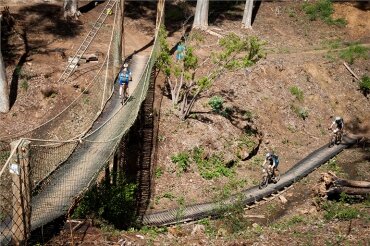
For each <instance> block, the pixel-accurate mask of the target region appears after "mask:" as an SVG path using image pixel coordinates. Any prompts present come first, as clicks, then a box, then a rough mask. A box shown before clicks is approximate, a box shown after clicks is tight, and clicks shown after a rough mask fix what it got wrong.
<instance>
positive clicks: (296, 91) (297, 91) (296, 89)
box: [289, 86, 303, 102]
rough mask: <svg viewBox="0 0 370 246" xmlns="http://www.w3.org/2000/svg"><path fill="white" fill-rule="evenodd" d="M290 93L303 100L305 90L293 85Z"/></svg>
mask: <svg viewBox="0 0 370 246" xmlns="http://www.w3.org/2000/svg"><path fill="white" fill-rule="evenodd" d="M289 90H290V93H292V95H293V96H295V97H296V98H297V100H298V101H300V102H302V101H303V91H302V90H301V89H299V87H297V86H292V87H290V88H289Z"/></svg>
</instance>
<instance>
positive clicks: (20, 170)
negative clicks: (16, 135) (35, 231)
mask: <svg viewBox="0 0 370 246" xmlns="http://www.w3.org/2000/svg"><path fill="white" fill-rule="evenodd" d="M19 141H21V143H19ZM19 141H14V142H12V143H11V144H10V145H11V148H12V149H14V148H17V150H16V151H15V154H14V155H13V157H12V162H11V165H10V169H9V171H10V173H11V178H12V194H13V218H12V228H11V232H12V243H13V244H14V245H25V244H26V242H27V240H28V238H29V235H30V233H31V185H30V184H31V183H30V177H29V173H30V165H29V164H30V163H29V149H30V141H28V140H23V139H21V140H19Z"/></svg>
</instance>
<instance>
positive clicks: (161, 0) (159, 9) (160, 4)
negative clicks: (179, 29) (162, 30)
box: [155, 0, 165, 28]
mask: <svg viewBox="0 0 370 246" xmlns="http://www.w3.org/2000/svg"><path fill="white" fill-rule="evenodd" d="M164 6H165V1H164V0H158V3H157V18H156V22H155V23H156V28H159V27H160V26H161V25H163V24H164V14H163V17H162V19H161V15H162V12H163V11H164Z"/></svg>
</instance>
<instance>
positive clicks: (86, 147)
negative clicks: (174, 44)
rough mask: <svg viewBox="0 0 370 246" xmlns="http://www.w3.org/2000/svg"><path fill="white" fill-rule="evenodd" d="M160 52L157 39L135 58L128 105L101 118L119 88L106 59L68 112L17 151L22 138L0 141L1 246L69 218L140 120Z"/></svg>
mask: <svg viewBox="0 0 370 246" xmlns="http://www.w3.org/2000/svg"><path fill="white" fill-rule="evenodd" d="M162 10H163V8H162ZM162 13H163V11H160V14H159V16H162ZM156 36H157V35H156ZM158 51H159V42H158V40H157V38H156V39H155V41H154V44H153V48H152V51H151V54H150V56H149V57H148V56H134V57H133V59H132V64H131V67H132V70H133V74H134V75H135V76H136V78H134V79H135V80H137V81H138V83H137V86H136V88H135V90H134V91H133V93H132V94H131V95H130V97H129V99H128V100H127V101H126V103H125V104H124V105H123V106H122V105H121V104H120V102H119V101H118V100H111V101H110V105H109V107H107V109H105V110H104V113H103V114H100V113H101V109H102V105H105V103H106V102H107V101H108V99H109V98H110V96H111V95H112V93H113V90H114V89H117V88H114V86H115V85H114V78H113V76H112V75H111V76H108V78H107V77H106V76H104V74H103V71H104V72H105V75H106V74H109V73H110V74H111V69H112V68H111V67H112V64H111V62H110V59H105V61H104V63H103V64H102V65H101V67H100V68H101V69H100V70H99V72H98V73H97V74H96V75H95V76H94V77H92V78H91V83H90V84H89V85H88V86H87V87H86V88H85V89H84V90H83V93H81V95H80V96H79V97H78V98H76V100H75V101H74V102H73V103H72V104H71V105H70V106H69V107H68V109H66V110H64V111H63V112H61V113H60V114H59V115H58V116H56V117H55V118H53V119H52V120H51V121H50V122H48V123H47V124H44V125H42V126H40V127H38V128H37V129H35V130H34V131H31V132H28V133H25V134H21V135H20V136H22V139H21V140H19V141H18V142H13V145H14V144H15V143H18V146H17V147H18V148H15V149H16V151H14V150H13V151H11V150H10V147H9V142H10V141H13V140H14V139H15V138H16V137H19V136H12V137H9V138H7V139H2V140H0V154H2V155H3V156H4V158H2V159H1V158H0V168H1V169H0V170H1V173H0V180H1V181H0V196H1V200H0V245H7V244H13V243H14V242H22V240H26V239H27V238H28V234H29V233H30V231H31V230H34V229H37V228H38V227H40V226H43V225H45V224H47V223H48V222H50V221H52V220H54V219H56V218H58V217H60V216H61V215H64V214H65V213H66V212H67V211H68V209H69V207H70V206H71V204H73V202H74V199H76V198H77V197H78V196H80V195H81V194H83V192H84V191H86V190H87V189H88V187H89V186H90V185H91V184H92V183H94V181H95V180H96V178H97V175H98V174H99V172H100V171H101V170H102V169H103V168H104V167H105V165H106V164H107V162H108V161H109V159H110V158H111V157H112V155H113V153H115V151H116V149H117V146H118V145H119V143H120V141H121V139H122V137H123V136H124V135H125V134H126V133H127V132H128V131H129V129H130V127H131V126H132V125H133V124H134V122H135V120H136V118H137V115H138V113H139V110H140V107H141V104H142V102H143V101H144V99H145V97H146V93H147V90H148V87H149V83H150V76H151V74H152V69H153V66H154V63H155V61H156V58H157V55H158ZM103 68H104V69H108V70H104V69H103ZM74 76H78V74H77V75H74ZM114 77H115V76H114ZM99 114H100V117H99V118H98V115H99ZM94 122H95V123H94ZM35 137H37V138H38V139H35ZM42 138H43V139H50V138H53V139H56V138H57V139H64V140H62V141H59V140H41V139H42ZM26 139H27V140H26ZM24 142H26V143H27V146H26V147H24ZM19 149H21V151H19ZM24 149H26V151H25V153H26V154H25V153H23V152H24ZM20 152H22V153H20ZM26 155H27V157H28V158H25V156H26ZM8 156H10V157H9V159H8V160H7V161H6V162H5V160H6V157H8ZM0 157H1V155H0ZM24 160H26V161H24ZM4 163H5V164H4ZM13 164H17V165H18V164H22V165H23V164H24V165H26V164H27V165H26V166H25V167H24V166H22V168H21V165H18V169H17V168H16V165H13ZM14 168H15V169H14ZM13 169H14V170H13ZM10 187H12V188H10ZM25 201H26V202H25ZM30 207H32V210H31V209H30ZM31 211H32V213H31ZM19 218H21V219H19Z"/></svg>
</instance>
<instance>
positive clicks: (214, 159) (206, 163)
mask: <svg viewBox="0 0 370 246" xmlns="http://www.w3.org/2000/svg"><path fill="white" fill-rule="evenodd" d="M193 160H194V162H195V163H196V165H197V167H198V170H199V173H200V175H201V176H202V178H204V179H214V178H217V177H220V176H225V177H230V176H232V175H233V174H234V171H233V170H232V169H231V168H227V167H226V166H225V165H224V163H223V158H222V156H220V155H217V154H212V155H211V156H209V157H208V156H207V155H205V152H204V149H203V148H201V147H196V148H194V149H193Z"/></svg>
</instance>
